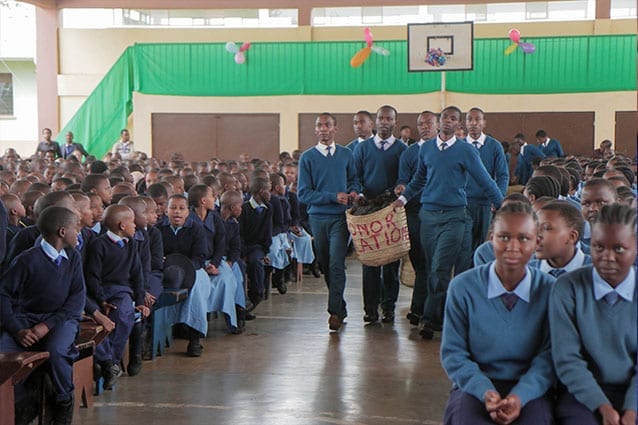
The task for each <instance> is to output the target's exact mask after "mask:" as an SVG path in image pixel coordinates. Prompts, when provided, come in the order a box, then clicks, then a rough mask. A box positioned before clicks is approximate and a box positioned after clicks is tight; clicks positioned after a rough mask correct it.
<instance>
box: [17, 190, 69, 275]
mask: <svg viewBox="0 0 638 425" xmlns="http://www.w3.org/2000/svg"><path fill="white" fill-rule="evenodd" d="M54 205H55V206H57V207H64V208H68V209H70V210H71V211H73V212H76V211H77V209H76V208H75V202H74V201H73V198H72V197H71V195H69V194H68V193H66V192H51V193H47V194H46V195H44V196H43V197H41V198H40V199H38V201H37V202H36V204H35V211H34V214H35V215H36V216H39V215H40V214H41V213H42V211H44V209H45V208H47V207H50V206H54ZM38 236H40V229H39V228H38V226H35V225H33V226H29V227H25V228H24V229H22V230H20V231H19V232H18V233H17V234H16V235H15V236H14V238H13V239H12V240H11V242H10V244H9V247H8V250H7V258H6V261H5V264H7V265H8V264H10V263H11V261H13V259H14V258H15V257H16V256H17V255H18V254H20V253H21V252H23V251H26V250H27V249H29V248H31V247H33V244H35V241H36V240H37V239H38Z"/></svg>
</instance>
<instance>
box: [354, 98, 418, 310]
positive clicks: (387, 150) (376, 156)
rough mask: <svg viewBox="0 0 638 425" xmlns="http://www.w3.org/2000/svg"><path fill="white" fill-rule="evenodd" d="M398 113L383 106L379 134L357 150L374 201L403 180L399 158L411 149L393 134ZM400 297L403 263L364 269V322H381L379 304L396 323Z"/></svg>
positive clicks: (362, 180) (367, 192)
mask: <svg viewBox="0 0 638 425" xmlns="http://www.w3.org/2000/svg"><path fill="white" fill-rule="evenodd" d="M397 115H398V114H397V110H396V109H395V108H394V107H393V106H390V105H383V106H381V107H380V108H379V109H378V110H377V118H376V127H377V134H376V135H375V136H374V137H373V138H371V139H368V140H366V141H365V142H363V143H361V144H360V145H359V146H358V147H357V148H356V149H355V151H354V165H355V167H356V170H357V179H358V181H359V184H360V185H361V190H362V192H363V195H364V196H365V197H367V198H374V197H377V196H379V195H382V194H383V193H384V192H386V191H389V192H392V191H393V190H394V188H395V187H396V186H397V183H398V179H399V159H400V158H401V154H402V153H403V151H405V150H406V149H407V147H406V145H405V143H402V142H401V141H400V140H398V139H396V138H395V137H394V136H393V135H392V131H393V130H394V127H395V126H396V125H397ZM398 296H399V261H395V262H393V263H390V264H387V265H385V266H382V267H370V266H366V265H364V266H363V304H364V309H365V316H364V318H363V320H364V322H369V323H373V322H376V321H377V320H379V303H380V304H381V310H382V311H383V316H382V319H381V320H382V321H383V322H384V323H392V322H394V308H395V307H396V302H397V298H398Z"/></svg>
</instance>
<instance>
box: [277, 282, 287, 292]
mask: <svg viewBox="0 0 638 425" xmlns="http://www.w3.org/2000/svg"><path fill="white" fill-rule="evenodd" d="M277 291H279V293H280V294H281V295H284V294H285V293H286V292H288V286H286V284H285V283H284V282H281V284H279V286H277Z"/></svg>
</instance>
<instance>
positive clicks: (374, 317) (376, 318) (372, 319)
mask: <svg viewBox="0 0 638 425" xmlns="http://www.w3.org/2000/svg"><path fill="white" fill-rule="evenodd" d="M363 321H364V322H366V323H374V322H377V321H379V315H378V314H366V315H364V316H363Z"/></svg>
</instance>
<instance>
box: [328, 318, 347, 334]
mask: <svg viewBox="0 0 638 425" xmlns="http://www.w3.org/2000/svg"><path fill="white" fill-rule="evenodd" d="M342 324H343V321H342V320H341V318H340V317H339V316H337V315H336V314H331V315H330V318H328V328H329V329H330V330H331V331H338V330H339V328H341V325H342Z"/></svg>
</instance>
